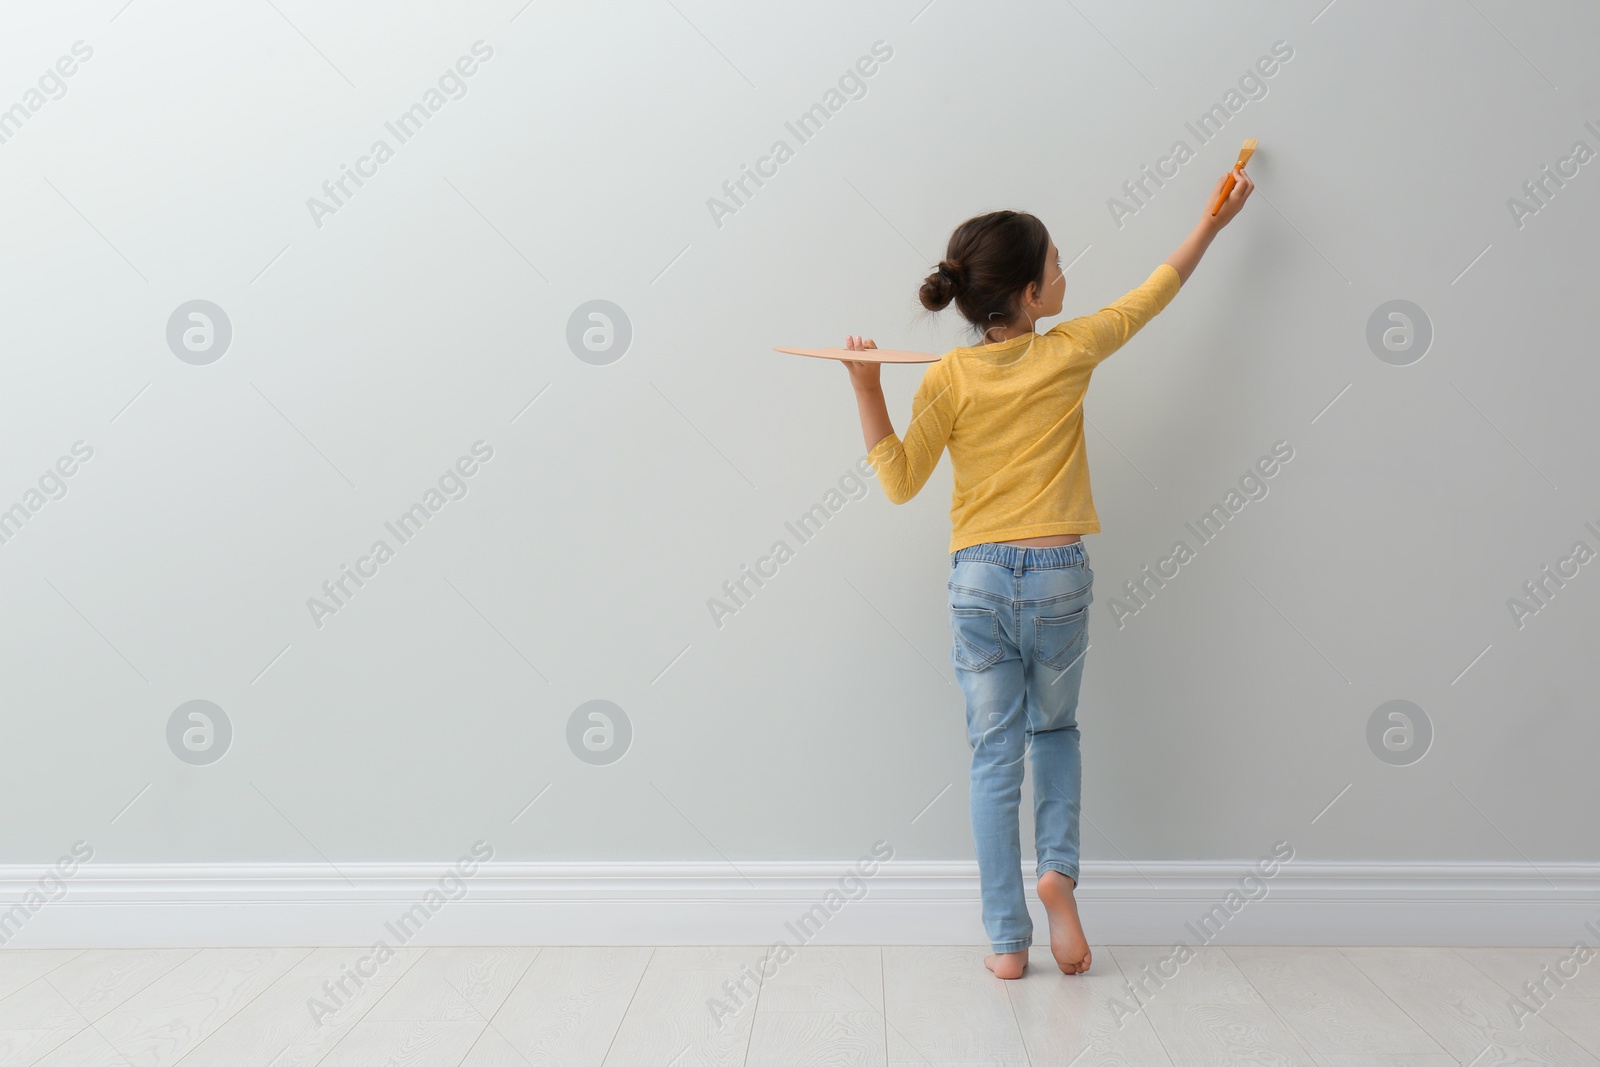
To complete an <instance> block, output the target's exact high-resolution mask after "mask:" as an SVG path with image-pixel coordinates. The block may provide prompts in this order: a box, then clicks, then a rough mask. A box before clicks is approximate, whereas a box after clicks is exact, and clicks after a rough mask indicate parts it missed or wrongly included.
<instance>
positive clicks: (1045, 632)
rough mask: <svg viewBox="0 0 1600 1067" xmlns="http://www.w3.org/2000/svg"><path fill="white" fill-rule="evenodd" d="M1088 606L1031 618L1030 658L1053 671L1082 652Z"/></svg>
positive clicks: (1084, 641)
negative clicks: (1068, 611)
mask: <svg viewBox="0 0 1600 1067" xmlns="http://www.w3.org/2000/svg"><path fill="white" fill-rule="evenodd" d="M1088 615H1089V608H1088V605H1085V606H1083V607H1081V608H1079V609H1078V610H1077V611H1074V612H1073V613H1072V614H1070V615H1058V616H1056V617H1054V618H1047V617H1045V616H1042V615H1041V616H1039V617H1038V618H1036V619H1034V620H1033V658H1034V659H1036V660H1038V661H1039V662H1040V663H1043V664H1044V665H1045V666H1046V667H1049V668H1050V669H1051V670H1055V671H1064V670H1066V669H1067V668H1068V667H1070V666H1072V664H1073V662H1074V661H1075V660H1077V658H1078V657H1079V656H1081V655H1083V649H1084V645H1085V644H1086V643H1087V642H1088V638H1089V625H1088V623H1089V618H1088Z"/></svg>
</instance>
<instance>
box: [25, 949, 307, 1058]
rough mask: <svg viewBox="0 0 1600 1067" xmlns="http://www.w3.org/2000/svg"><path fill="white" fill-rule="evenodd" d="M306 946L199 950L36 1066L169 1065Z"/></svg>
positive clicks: (302, 953) (258, 991)
mask: <svg viewBox="0 0 1600 1067" xmlns="http://www.w3.org/2000/svg"><path fill="white" fill-rule="evenodd" d="M306 953H307V950H306V949H303V948H298V949H289V948H216V949H201V950H200V951H198V952H195V953H194V954H193V955H191V956H189V957H188V958H187V959H185V960H184V961H183V962H182V963H180V964H178V965H177V966H176V967H174V968H172V969H171V970H169V971H167V972H166V973H165V974H163V975H162V976H161V977H159V978H157V979H156V980H155V981H154V982H152V983H151V984H149V985H148V986H146V987H145V988H144V989H142V990H140V991H139V992H137V993H135V994H134V995H133V996H131V997H129V998H128V999H127V1000H126V1001H124V1002H123V1003H122V1004H121V1005H119V1006H118V1007H117V1008H115V1009H113V1010H111V1011H109V1012H107V1013H106V1014H105V1015H104V1016H102V1017H101V1018H100V1020H99V1021H98V1022H96V1023H95V1024H94V1026H92V1027H90V1028H88V1029H86V1030H82V1031H79V1032H78V1033H77V1034H75V1035H74V1036H73V1037H72V1038H71V1039H70V1040H68V1041H66V1042H65V1043H63V1044H62V1045H60V1046H59V1047H57V1048H55V1049H54V1050H52V1051H51V1052H50V1053H48V1054H47V1055H45V1056H44V1057H43V1058H42V1059H40V1060H39V1067H165V1065H167V1064H171V1063H175V1062H176V1061H177V1060H179V1059H180V1058H181V1057H183V1056H184V1055H185V1054H187V1053H188V1052H189V1051H191V1050H192V1049H193V1048H194V1047H195V1046H197V1045H198V1044H200V1042H202V1041H204V1040H205V1039H206V1038H207V1037H209V1036H210V1035H211V1034H212V1033H213V1032H215V1031H216V1030H217V1029H218V1028H219V1027H221V1026H222V1025H223V1023H225V1022H227V1021H228V1019H230V1018H231V1017H233V1015H234V1014H236V1013H237V1012H238V1011H240V1010H241V1009H242V1008H243V1007H244V1006H245V1005H246V1004H248V1003H250V1001H252V1000H254V999H255V998H256V997H257V996H259V995H260V994H261V993H262V992H263V991H264V990H266V989H267V988H268V987H270V986H271V985H272V984H273V983H274V982H276V981H277V980H278V979H279V978H280V977H282V975H283V973H284V972H285V971H287V970H288V969H289V968H290V967H292V966H294V964H295V963H296V962H297V961H298V960H300V959H302V958H304V956H305V955H306Z"/></svg>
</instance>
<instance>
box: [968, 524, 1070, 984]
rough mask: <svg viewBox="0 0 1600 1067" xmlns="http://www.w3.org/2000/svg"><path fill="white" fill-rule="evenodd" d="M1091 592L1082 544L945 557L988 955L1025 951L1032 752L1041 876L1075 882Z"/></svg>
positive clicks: (984, 548)
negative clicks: (1023, 830) (1053, 874)
mask: <svg viewBox="0 0 1600 1067" xmlns="http://www.w3.org/2000/svg"><path fill="white" fill-rule="evenodd" d="M1093 584H1094V572H1093V571H1091V570H1090V569H1089V557H1088V554H1087V553H1086V552H1085V551H1084V548H1083V543H1082V542H1081V541H1080V542H1077V543H1075V544H1070V545H1062V546H1060V547H1058V548H1022V547H1019V546H1017V545H1002V544H996V543H988V544H981V545H973V546H971V547H969V548H963V549H959V550H958V551H956V552H954V553H952V554H951V556H950V630H951V638H952V647H951V650H950V659H951V661H952V662H953V663H954V664H955V669H956V678H957V679H958V680H959V681H960V683H961V691H962V692H963V693H964V694H966V698H967V741H968V744H970V745H971V747H972V787H971V795H972V837H973V842H974V845H975V846H976V850H977V855H978V874H979V880H980V883H981V885H982V891H983V928H984V932H985V933H986V934H987V935H988V937H989V942H990V944H991V946H992V947H993V950H994V951H995V952H1020V951H1022V950H1025V949H1026V948H1027V947H1028V946H1029V945H1031V944H1032V943H1033V920H1032V919H1031V918H1030V917H1029V916H1028V905H1027V900H1026V898H1025V896H1024V895H1023V889H1022V846H1021V843H1020V832H1019V825H1018V817H1017V816H1018V808H1019V807H1020V806H1021V802H1022V772H1023V762H1024V760H1023V757H1024V756H1026V755H1028V754H1029V753H1031V754H1032V758H1033V824H1034V851H1035V852H1036V853H1037V856H1038V874H1040V875H1042V874H1043V873H1044V872H1045V871H1047V870H1051V871H1060V872H1061V873H1062V874H1064V875H1066V876H1067V877H1068V878H1071V879H1072V880H1073V882H1074V883H1076V882H1077V880H1078V805H1079V799H1080V796H1081V793H1082V785H1083V764H1082V759H1081V756H1080V752H1079V748H1078V719H1077V712H1078V685H1079V682H1080V681H1081V680H1082V678H1083V654H1084V652H1085V651H1086V650H1087V649H1088V642H1089V625H1088V623H1089V604H1090V603H1091V602H1092V601H1093V600H1094V595H1093V593H1092V592H1091V587H1092V586H1093Z"/></svg>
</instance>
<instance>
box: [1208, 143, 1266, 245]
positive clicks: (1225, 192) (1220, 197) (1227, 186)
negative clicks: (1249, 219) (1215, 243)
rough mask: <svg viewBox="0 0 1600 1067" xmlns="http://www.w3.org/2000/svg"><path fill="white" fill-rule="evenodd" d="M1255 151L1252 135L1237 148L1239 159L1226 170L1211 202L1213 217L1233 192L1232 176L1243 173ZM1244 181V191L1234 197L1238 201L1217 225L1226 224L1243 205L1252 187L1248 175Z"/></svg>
mask: <svg viewBox="0 0 1600 1067" xmlns="http://www.w3.org/2000/svg"><path fill="white" fill-rule="evenodd" d="M1255 151H1256V139H1255V138H1254V137H1251V138H1248V139H1246V141H1245V142H1244V147H1243V148H1241V149H1240V150H1239V161H1238V162H1237V163H1235V164H1234V165H1233V170H1231V171H1229V172H1228V176H1227V177H1226V178H1224V179H1222V187H1221V189H1219V190H1218V192H1217V195H1216V198H1215V199H1213V200H1212V202H1211V211H1210V212H1209V214H1210V215H1211V216H1212V217H1213V218H1217V213H1218V212H1220V211H1221V210H1222V206H1223V205H1224V204H1226V203H1228V202H1229V195H1230V194H1231V193H1232V192H1233V187H1234V185H1235V184H1237V179H1236V178H1235V177H1234V175H1235V174H1239V175H1241V176H1243V175H1244V165H1245V164H1246V163H1248V162H1250V157H1251V156H1253V155H1255ZM1245 183H1246V188H1245V191H1244V193H1243V194H1242V195H1240V196H1239V197H1237V198H1236V199H1237V202H1238V203H1237V205H1236V206H1233V207H1232V209H1231V210H1230V211H1229V212H1228V215H1227V217H1226V218H1218V221H1217V225H1218V226H1223V225H1226V224H1227V221H1228V219H1230V218H1232V217H1233V216H1234V215H1235V214H1236V213H1237V212H1238V210H1239V207H1242V206H1243V205H1244V200H1245V197H1247V196H1249V195H1250V188H1251V187H1252V186H1251V184H1250V179H1249V178H1248V177H1246V178H1245Z"/></svg>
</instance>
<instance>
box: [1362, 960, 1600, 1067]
mask: <svg viewBox="0 0 1600 1067" xmlns="http://www.w3.org/2000/svg"><path fill="white" fill-rule="evenodd" d="M1342 951H1343V952H1344V954H1345V956H1346V957H1348V958H1349V960H1350V962H1352V963H1354V964H1355V965H1356V966H1357V967H1359V968H1360V969H1361V971H1362V973H1363V974H1365V975H1366V976H1367V977H1368V978H1370V979H1371V980H1372V983H1373V984H1374V985H1376V986H1377V987H1378V988H1379V989H1381V990H1383V991H1384V992H1385V993H1386V994H1388V996H1389V999H1391V1000H1393V1001H1394V1002H1395V1003H1396V1004H1398V1005H1399V1006H1400V1007H1401V1009H1402V1010H1403V1011H1405V1013H1406V1014H1407V1015H1409V1016H1411V1018H1412V1019H1414V1020H1416V1022H1417V1023H1418V1025H1420V1026H1421V1027H1422V1028H1423V1029H1424V1030H1426V1031H1427V1032H1428V1035H1429V1036H1430V1037H1432V1038H1433V1039H1434V1040H1435V1041H1437V1042H1438V1043H1439V1045H1440V1046H1441V1047H1442V1048H1443V1049H1444V1051H1445V1052H1447V1053H1449V1054H1450V1055H1452V1056H1454V1057H1455V1058H1456V1059H1458V1060H1460V1061H1461V1062H1462V1063H1470V1064H1472V1065H1473V1067H1501V1065H1511V1064H1517V1065H1522V1067H1528V1065H1552V1067H1600V1061H1597V1060H1596V1059H1595V1058H1594V1057H1593V1056H1591V1055H1589V1053H1587V1052H1585V1051H1584V1050H1583V1048H1582V1047H1580V1046H1579V1045H1578V1044H1577V1043H1576V1042H1575V1041H1573V1040H1572V1039H1571V1038H1569V1037H1567V1036H1566V1035H1565V1034H1563V1033H1561V1032H1560V1031H1559V1030H1557V1029H1556V1028H1555V1027H1553V1026H1552V1025H1550V1024H1549V1023H1547V1022H1545V1021H1543V1020H1542V1019H1540V1018H1537V1017H1535V1018H1530V1019H1523V1020H1522V1025H1521V1027H1520V1028H1519V1027H1518V1025H1517V1022H1516V1021H1514V1020H1513V1017H1512V1012H1511V1009H1510V1008H1509V1007H1508V1002H1509V1000H1510V998H1509V996H1508V995H1507V993H1506V990H1505V989H1503V988H1501V987H1500V986H1499V985H1497V984H1496V983H1495V982H1493V981H1492V980H1491V979H1489V977H1488V976H1486V975H1485V974H1484V973H1483V972H1482V971H1480V970H1478V969H1477V968H1476V967H1474V966H1473V965H1472V964H1470V963H1468V962H1467V960H1466V959H1465V958H1464V957H1462V956H1461V955H1459V954H1457V953H1456V952H1454V951H1452V950H1450V949H1443V948H1441V949H1417V948H1404V949H1394V948H1363V949H1344V950H1342Z"/></svg>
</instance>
